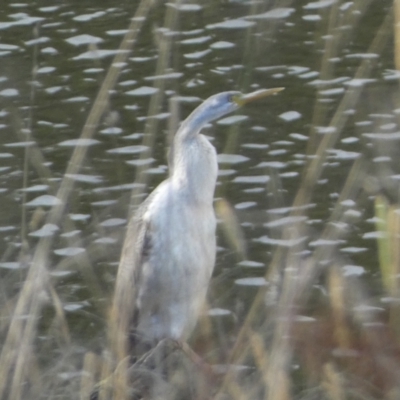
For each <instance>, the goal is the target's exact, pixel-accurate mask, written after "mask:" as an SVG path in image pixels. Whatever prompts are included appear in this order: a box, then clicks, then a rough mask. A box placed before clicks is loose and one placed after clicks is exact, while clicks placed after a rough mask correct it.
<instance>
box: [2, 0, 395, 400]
mask: <svg viewBox="0 0 400 400" xmlns="http://www.w3.org/2000/svg"><path fill="white" fill-rule="evenodd" d="M367 3H368V2H364V3H363V4H361V2H357V1H356V2H353V4H351V5H350V11H351V8H352V7H353V8H354V9H356V10H359V9H363V8H366V7H368V4H367ZM398 3H399V2H396V1H395V5H396V7H395V10H398V8H399V7H398ZM341 4H342V3H341V2H340V1H338V2H332V6H331V7H330V11H329V12H330V18H329V21H330V25H329V27H328V31H327V32H326V34H331V35H332V37H333V38H334V39H335V40H333V41H326V48H325V51H324V52H323V56H322V59H321V71H320V76H321V79H326V80H328V79H332V78H333V77H334V75H333V71H332V70H331V69H330V68H328V65H329V63H328V60H329V59H333V58H334V57H336V56H337V55H338V52H339V50H340V47H341V45H342V41H343V40H345V38H343V37H340V35H342V33H340V31H338V30H337V29H336V28H337V26H338V24H339V20H338V18H337V11H338V7H339V6H340V5H341ZM152 6H153V4H152V2H151V1H145V0H143V1H142V2H141V3H140V5H139V7H138V9H137V12H136V15H135V16H136V18H135V19H133V22H132V25H131V26H130V28H129V31H128V33H127V35H126V36H125V38H124V40H123V42H122V43H121V49H123V50H129V51H132V46H134V41H135V38H136V35H138V34H140V29H141V25H142V23H143V21H145V19H146V15H147V13H148V12H149V10H150V9H151V7H152ZM350 11H349V13H348V14H346V15H348V18H349V22H353V23H354V24H356V23H357V21H355V20H352V19H351V18H352V16H354V15H355V14H352V13H351V12H350ZM394 15H395V17H397V14H394ZM176 19H177V13H176V11H174V8H169V9H168V12H167V13H166V16H165V26H166V27H174V26H175V24H176ZM393 26H396V27H397V25H396V21H395V20H394V18H393V10H392V9H390V10H389V11H388V12H387V16H386V17H385V18H384V20H383V21H382V24H381V26H380V28H379V29H378V30H377V31H376V34H375V37H374V40H373V41H372V42H371V44H370V48H369V50H368V53H374V54H381V52H382V51H383V49H384V48H385V47H386V46H388V44H389V43H391V39H392V36H393V31H394V30H393ZM396 29H398V28H396ZM338 32H339V33H338ZM397 34H398V32H397V31H395V39H396V40H395V41H394V43H395V45H396V46H397V43H398V36H397ZM161 42H162V43H160V52H159V62H158V67H157V74H162V72H163V71H164V70H165V69H166V67H167V64H168V57H169V51H170V39H162V40H161ZM133 51H134V47H133ZM399 52H400V49H399V48H398V47H395V51H394V53H395V55H396V59H399V57H398V54H399ZM128 54H129V52H126V53H125V52H121V53H119V54H118V55H117V56H116V58H115V60H114V61H113V63H112V66H111V67H110V69H109V72H108V74H107V76H106V78H105V80H104V82H103V84H102V87H101V89H100V91H99V95H98V97H97V99H96V100H95V102H94V105H93V108H92V110H91V112H90V113H89V115H88V119H87V123H86V124H85V126H84V128H83V131H82V134H81V138H82V139H89V138H92V137H93V135H94V133H95V131H96V127H97V126H98V124H99V121H100V119H101V118H102V116H103V115H104V113H105V111H106V109H107V105H108V98H109V93H110V90H111V89H112V88H113V87H114V85H115V84H116V82H117V79H118V76H119V71H120V68H121V65H123V63H124V60H125V57H127V56H128ZM378 60H379V58H377V59H361V61H360V65H359V68H358V70H357V72H356V74H355V76H354V79H358V80H363V79H368V78H369V77H370V74H371V71H372V70H373V68H374V67H375V66H376V63H377V62H378ZM397 67H399V66H397ZM162 82H163V81H162V80H159V81H155V85H157V86H158V88H159V89H161V90H159V91H158V93H159V94H157V95H155V96H153V98H152V100H151V104H150V109H149V114H150V115H152V114H154V113H155V110H158V108H159V106H160V104H161V101H162V100H163V99H162V96H163V90H162V89H163V83H162ZM363 89H364V88H363V86H362V85H353V86H349V87H348V89H347V91H346V92H345V94H344V96H343V98H342V100H341V102H340V103H339V106H338V107H337V109H336V111H335V112H334V113H333V114H332V117H331V118H330V117H329V116H328V115H327V113H326V112H324V110H323V108H321V106H320V103H319V102H318V99H316V103H315V104H316V105H315V107H314V116H313V119H314V123H313V126H317V125H319V126H327V127H330V128H332V129H331V130H330V131H329V132H330V133H327V134H325V135H323V136H321V135H317V133H316V130H313V129H311V132H310V138H309V146H308V154H307V155H308V156H309V160H310V161H309V162H308V164H307V165H306V167H305V168H304V171H303V174H302V177H301V184H300V186H299V190H298V192H297V195H296V197H295V199H294V201H293V205H292V208H291V214H290V217H292V220H293V223H291V224H290V225H287V226H286V227H285V228H283V229H282V230H281V231H279V236H280V238H282V239H284V240H287V241H289V242H290V243H292V245H291V246H288V247H284V246H282V247H278V248H277V250H276V252H275V254H274V256H273V260H272V263H271V265H270V267H269V268H268V271H267V274H266V280H267V282H268V285H267V286H266V287H263V288H261V289H260V291H259V293H258V294H257V296H256V297H255V299H254V301H253V303H252V306H251V308H250V311H249V313H248V315H247V316H246V319H245V321H243V324H242V325H241V327H240V330H239V332H235V334H234V335H229V338H228V337H222V338H221V337H219V335H218V327H216V326H214V325H213V323H212V321H210V320H209V319H207V318H204V319H203V320H202V321H201V322H200V323H199V329H198V331H199V333H198V334H197V335H196V338H194V339H193V340H192V343H191V345H192V346H193V348H194V349H195V350H196V351H197V352H198V354H199V355H200V356H201V357H203V358H204V360H205V361H207V362H209V363H210V364H211V365H212V366H213V367H212V371H207V369H204V368H203V366H201V364H200V363H199V364H197V363H195V362H193V359H191V358H190V357H188V355H187V353H184V352H182V349H181V348H179V347H178V348H177V347H174V346H173V344H171V343H167V344H165V346H166V348H164V347H162V346H160V348H158V349H157V350H155V351H152V352H150V353H149V354H146V355H145V356H144V357H143V358H141V359H139V360H138V361H137V362H136V363H135V364H134V366H133V367H132V366H131V365H129V363H128V362H127V360H126V359H125V360H123V359H122V360H121V359H120V360H119V362H118V363H116V362H115V360H114V359H113V358H112V357H111V356H110V352H109V351H108V350H107V348H106V344H107V339H106V337H105V336H106V335H105V333H102V334H99V336H100V337H101V338H102V339H103V340H102V343H103V344H104V347H102V348H101V349H100V350H99V351H98V352H97V353H95V352H93V351H89V350H88V349H87V348H85V347H82V345H81V343H76V342H74V340H73V339H72V336H71V334H70V326H69V325H68V322H67V319H66V317H65V314H64V310H63V307H62V301H61V299H60V296H59V294H58V292H57V282H56V281H55V279H54V278H53V277H52V276H51V275H50V269H53V268H50V265H49V260H50V252H51V249H52V248H53V247H52V246H53V239H52V237H51V236H50V237H45V238H42V239H41V240H40V242H39V244H38V245H37V247H36V248H35V250H34V252H33V254H31V252H30V251H29V250H26V248H25V247H24V246H23V247H22V250H21V254H20V259H22V260H25V262H29V263H30V267H29V270H28V273H27V274H26V276H23V277H22V281H21V287H20V290H19V291H18V293H16V294H15V296H14V297H12V298H7V299H4V302H3V305H2V308H1V319H0V328H1V338H2V341H1V343H2V348H1V354H0V398H2V399H3V398H4V399H12V400H20V399H41V398H43V399H44V398H45V399H64V398H65V399H67V398H68V399H73V398H80V399H88V398H89V397H90V396H91V395H92V398H96V397H97V398H99V399H108V398H111V397H112V398H114V399H117V400H122V399H124V398H134V399H136V398H142V397H143V398H147V399H156V398H157V399H158V398H159V399H161V398H162V399H181V398H182V399H203V398H204V399H205V398H215V399H234V400H239V399H250V398H251V399H253V398H268V399H269V400H289V399H304V400H313V399H327V400H342V399H398V398H400V387H399V385H400V379H399V378H400V376H399V375H400V368H399V362H400V359H399V356H400V347H399V340H400V339H399V330H400V324H399V323H400V307H399V304H400V303H399V299H400V293H399V285H398V276H399V269H400V253H399V248H400V246H399V244H400V242H399V238H400V220H399V213H400V199H399V198H398V188H395V189H394V190H393V188H391V189H392V190H389V189H388V188H387V187H385V186H384V183H383V180H382V179H381V176H379V175H377V176H374V173H373V171H372V168H371V163H370V161H369V159H368V155H367V154H362V155H361V156H360V157H359V158H358V159H357V160H355V161H354V164H353V166H352V168H351V170H350V171H349V174H348V176H347V177H344V179H343V185H342V191H341V193H340V194H339V196H338V198H337V202H336V205H335V207H333V209H332V210H331V214H330V218H329V219H328V221H327V222H326V224H325V226H324V229H323V231H322V232H321V234H320V239H319V240H320V245H319V246H317V247H315V250H313V251H309V249H308V241H307V238H308V237H309V229H310V228H309V226H308V225H307V224H306V221H307V210H308V208H307V205H308V204H309V203H310V201H311V200H312V198H313V194H314V193H315V191H316V190H318V189H317V182H318V180H319V179H320V177H321V174H322V173H323V171H324V165H325V163H326V160H327V154H328V151H329V150H330V149H333V148H334V147H335V145H336V143H337V141H338V139H339V138H340V135H341V133H342V132H343V129H344V128H345V126H346V124H347V123H348V120H349V118H350V114H349V113H347V112H346V111H348V110H350V109H355V108H357V105H358V103H359V101H360V97H361V96H362V94H363ZM171 119H176V115H173V117H171ZM171 126H176V121H171ZM147 130H148V132H147V133H149V135H145V136H144V137H145V140H146V141H147V142H146V143H145V144H146V145H147V146H149V147H152V144H153V143H154V134H155V131H156V130H157V120H156V119H151V120H150V122H149V124H148V126H147ZM230 146H234V143H230ZM398 150H399V149H398ZM85 157H86V152H85V148H82V147H77V148H76V150H75V151H74V153H73V154H72V156H71V160H70V163H69V165H68V168H67V170H66V174H65V177H64V178H63V180H62V182H61V184H60V186H59V188H56V189H55V190H54V194H55V195H56V196H57V198H58V199H60V204H59V205H56V206H54V207H53V208H52V210H51V212H50V213H49V214H48V215H47V216H46V221H45V223H47V224H52V225H56V226H58V225H61V224H63V223H64V217H65V213H66V204H67V203H68V199H69V198H70V197H71V196H73V192H74V181H73V180H72V179H70V178H69V176H72V175H74V174H77V173H78V172H79V171H80V169H81V167H82V165H83V163H84V161H85ZM26 160H27V162H28V161H29V162H30V163H32V165H34V166H35V165H36V166H37V165H40V164H41V163H40V160H41V154H40V151H39V149H33V150H28V149H27V153H26ZM38 168H39V167H38ZM43 174H44V176H45V175H46V172H45V171H42V175H43ZM144 177H145V175H144V174H140V170H139V172H138V175H137V178H136V179H137V181H138V182H140V183H146V182H145V181H144V179H145V178H144ZM274 179H276V180H277V179H278V178H277V177H273V179H272V182H271V183H270V186H271V187H273V186H274V185H276V187H279V185H280V182H278V181H275V182H274ZM388 193H390V196H389V194H388ZM393 193H395V194H394V195H393ZM222 195H223V194H222ZM138 198H139V196H138V192H137V191H135V192H134V193H133V194H132V198H131V204H132V206H134V205H135V203H136V201H137V199H138ZM371 198H373V199H374V203H375V220H376V224H377V230H378V231H379V233H380V234H379V236H378V252H379V265H378V266H377V268H376V276H377V280H378V281H379V282H380V283H381V286H380V288H379V289H378V290H377V289H376V287H375V286H374V287H373V288H372V287H370V283H369V282H367V281H361V279H360V278H359V277H358V276H354V275H351V274H347V273H346V269H345V268H344V266H345V260H344V259H343V257H342V256H341V255H340V253H339V252H338V251H337V246H336V245H337V243H338V242H339V241H340V240H343V239H345V238H346V237H347V236H348V235H349V234H351V231H352V229H351V226H352V225H353V224H355V222H356V221H355V220H356V219H357V218H362V213H360V215H359V216H358V217H355V216H354V215H350V214H349V213H346V212H345V211H346V208H345V207H344V206H343V204H344V202H346V201H352V202H354V204H356V205H357V204H359V205H361V204H364V203H365V202H366V201H367V200H368V199H371ZM389 198H390V201H389ZM221 207H222V212H221V218H222V219H223V224H224V226H226V227H229V228H228V231H229V232H232V231H234V230H235V229H236V227H237V226H238V224H237V223H236V222H235V217H234V216H233V214H232V213H231V212H230V211H229V208H227V207H226V205H224V204H223V205H222V206H221ZM360 208H361V206H360ZM227 210H228V211H227ZM302 217H304V218H302ZM23 218H25V217H23ZM232 227H234V228H232ZM26 230H27V224H25V225H24V229H23V233H22V238H23V239H24V235H26V232H25V233H24V231H26ZM240 237H241V234H240V232H238V233H237V234H235V235H234V237H233V238H231V239H232V241H233V242H234V243H236V244H237V247H238V248H242V247H243V246H242V244H241V243H240ZM237 238H239V239H237ZM87 250H88V253H89V254H91V255H93V259H92V260H90V261H88V260H86V259H85V258H84V257H81V258H77V259H76V260H79V262H80V263H81V264H80V268H81V269H82V271H85V272H84V274H85V279H86V281H87V282H88V286H89V287H90V290H93V291H94V292H101V288H99V287H98V285H97V284H96V282H97V281H96V279H95V274H94V272H93V271H92V270H91V266H90V265H91V263H92V262H94V261H95V260H96V258H101V256H102V254H101V253H100V254H94V252H91V251H90V249H87ZM377 291H378V292H379V293H378V294H377V293H376V292H377ZM378 298H380V299H382V298H383V299H385V301H383V302H382V301H378ZM108 308H109V305H107V306H106V307H103V308H102V307H101V306H100V305H99V309H100V310H101V311H99V314H101V313H102V316H103V317H104V320H106V318H107V313H108ZM49 309H51V310H52V312H51V313H52V318H51V321H52V322H51V323H49V324H48V326H46V327H43V326H41V325H40V320H41V317H42V315H43V313H44V312H48V310H49ZM104 325H105V324H104ZM44 331H46V332H44ZM42 337H46V338H48V337H52V338H53V340H51V341H50V342H49V340H48V339H47V340H46V341H42V340H41V339H42ZM109 339H110V338H109ZM111 339H112V338H111ZM100 341H101V340H100ZM220 348H224V351H220ZM160 349H161V350H160ZM44 353H50V354H53V355H54V357H53V359H52V360H51V361H49V360H48V359H46V361H43V359H44V358H45V357H43V354H44ZM117 364H118V365H117ZM60 376H62V378H63V379H62V380H60ZM99 381H100V382H101V383H100V384H99V385H98V386H96V383H97V382H99ZM95 387H96V389H95V390H94V388H95ZM111 393H112V394H111Z"/></svg>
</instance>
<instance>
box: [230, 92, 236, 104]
mask: <svg viewBox="0 0 400 400" xmlns="http://www.w3.org/2000/svg"><path fill="white" fill-rule="evenodd" d="M237 98H238V96H237V95H236V94H228V101H229V102H230V103H237Z"/></svg>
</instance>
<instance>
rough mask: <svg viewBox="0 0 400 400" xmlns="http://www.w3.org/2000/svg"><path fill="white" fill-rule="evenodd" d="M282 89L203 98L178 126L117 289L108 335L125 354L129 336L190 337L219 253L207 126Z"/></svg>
mask: <svg viewBox="0 0 400 400" xmlns="http://www.w3.org/2000/svg"><path fill="white" fill-rule="evenodd" d="M281 90H283V88H272V89H260V90H257V91H255V92H252V93H248V94H242V93H241V92H238V91H227V92H222V93H218V94H215V95H213V96H211V97H209V98H208V99H207V100H205V101H204V102H203V103H202V104H200V105H199V106H198V107H197V108H196V109H195V110H194V111H193V112H192V113H191V114H190V115H189V116H188V117H187V118H186V119H185V120H184V121H183V122H182V123H181V125H180V127H179V129H178V131H177V133H176V134H175V136H174V139H173V143H172V146H171V150H170V151H171V152H170V161H169V175H168V178H167V179H166V180H165V181H163V182H162V183H161V184H159V185H158V186H157V187H156V188H155V189H154V190H153V192H152V193H151V194H150V195H149V196H148V197H147V199H145V200H144V202H143V203H142V204H141V205H140V206H139V208H138V209H137V211H136V212H135V214H134V216H133V217H132V218H131V219H130V221H129V223H128V227H127V232H126V235H125V241H124V244H123V248H122V253H121V259H120V263H119V267H118V272H117V278H116V283H115V290H114V299H113V304H112V309H111V317H110V331H109V334H110V336H112V337H111V340H112V342H113V343H114V351H115V352H116V353H118V354H119V355H120V357H119V358H120V359H122V358H123V357H124V355H126V354H127V348H128V347H129V345H128V344H127V341H128V339H127V335H128V332H130V331H131V330H132V327H133V328H134V330H135V332H137V333H138V334H139V335H143V336H144V337H145V338H146V339H147V340H150V341H155V342H157V341H160V340H162V339H167V338H168V339H174V340H177V341H185V340H187V338H188V337H189V336H190V334H191V333H192V331H193V329H194V327H195V325H196V322H197V319H198V317H199V314H200V313H201V310H202V307H203V306H204V303H205V298H206V294H207V289H208V286H209V282H210V279H211V275H212V273H213V269H214V264H215V259H216V217H215V214H214V207H213V201H214V191H215V186H216V183H217V175H218V163H217V152H216V150H215V147H214V146H213V145H212V144H211V143H210V141H209V140H208V139H207V138H206V136H204V135H203V134H201V133H200V132H201V130H202V128H204V126H205V125H207V124H208V123H210V122H212V121H215V120H217V119H219V118H221V117H223V116H225V115H227V114H229V113H232V112H234V111H236V110H238V109H239V108H240V107H242V106H244V105H245V104H247V103H249V102H252V101H254V100H258V99H261V98H264V97H266V96H269V95H273V94H276V93H278V92H280V91H281Z"/></svg>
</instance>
